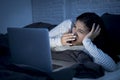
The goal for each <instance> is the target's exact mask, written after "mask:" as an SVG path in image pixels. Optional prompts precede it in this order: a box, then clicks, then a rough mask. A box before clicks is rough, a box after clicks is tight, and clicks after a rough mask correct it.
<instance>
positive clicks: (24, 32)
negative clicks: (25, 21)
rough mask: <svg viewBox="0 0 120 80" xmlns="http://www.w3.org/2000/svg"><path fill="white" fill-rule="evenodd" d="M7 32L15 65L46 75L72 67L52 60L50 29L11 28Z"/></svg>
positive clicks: (67, 63) (66, 63)
mask: <svg viewBox="0 0 120 80" xmlns="http://www.w3.org/2000/svg"><path fill="white" fill-rule="evenodd" d="M7 31H8V37H9V45H10V52H11V60H12V62H13V63H14V64H16V65H20V66H25V67H26V66H27V67H31V68H34V69H38V70H40V71H43V72H46V73H51V72H53V71H58V70H60V69H64V68H66V67H68V66H70V65H72V63H69V62H64V61H57V60H52V56H51V49H50V42H49V32H48V29H46V28H15V27H14V28H12V27H9V28H8V29H7Z"/></svg>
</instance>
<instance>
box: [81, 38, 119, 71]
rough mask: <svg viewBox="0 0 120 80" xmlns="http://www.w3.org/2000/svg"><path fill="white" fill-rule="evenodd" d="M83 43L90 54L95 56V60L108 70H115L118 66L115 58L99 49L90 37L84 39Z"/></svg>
mask: <svg viewBox="0 0 120 80" xmlns="http://www.w3.org/2000/svg"><path fill="white" fill-rule="evenodd" d="M83 45H84V47H85V49H86V50H87V51H88V52H89V54H90V55H91V56H92V57H93V58H94V62H95V63H97V64H99V65H101V66H102V67H103V68H104V69H105V70H106V71H114V70H115V69H116V68H117V65H116V63H115V62H114V61H113V59H112V58H111V57H110V56H108V55H107V54H105V53H104V52H103V51H102V50H101V49H98V48H97V46H96V45H94V44H93V43H92V41H91V39H89V38H85V39H83Z"/></svg>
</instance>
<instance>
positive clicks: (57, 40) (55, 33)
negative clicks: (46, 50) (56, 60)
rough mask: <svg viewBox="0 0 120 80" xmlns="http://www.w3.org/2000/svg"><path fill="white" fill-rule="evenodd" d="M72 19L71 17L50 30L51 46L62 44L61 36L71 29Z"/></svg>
mask: <svg viewBox="0 0 120 80" xmlns="http://www.w3.org/2000/svg"><path fill="white" fill-rule="evenodd" d="M71 25H72V21H71V20H70V19H68V20H65V21H63V22H62V23H60V24H59V25H58V26H56V27H55V28H53V29H52V30H50V31H49V39H50V46H51V48H54V47H57V46H62V44H61V36H62V34H64V33H65V32H68V31H69V30H70V29H71Z"/></svg>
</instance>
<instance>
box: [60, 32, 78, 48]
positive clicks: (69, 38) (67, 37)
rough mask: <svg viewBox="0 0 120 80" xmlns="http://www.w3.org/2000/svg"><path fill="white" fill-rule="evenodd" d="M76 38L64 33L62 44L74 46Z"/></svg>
mask: <svg viewBox="0 0 120 80" xmlns="http://www.w3.org/2000/svg"><path fill="white" fill-rule="evenodd" d="M75 38H76V36H75V35H74V34H73V33H69V32H67V33H64V34H63V36H62V37H61V43H62V45H64V46H71V45H72V43H71V42H72V41H74V40H75Z"/></svg>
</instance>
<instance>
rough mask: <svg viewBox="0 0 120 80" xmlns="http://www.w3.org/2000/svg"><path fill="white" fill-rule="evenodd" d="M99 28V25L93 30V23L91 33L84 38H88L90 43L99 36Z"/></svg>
mask: <svg viewBox="0 0 120 80" xmlns="http://www.w3.org/2000/svg"><path fill="white" fill-rule="evenodd" d="M100 31H101V28H100V26H99V25H97V27H96V28H95V23H93V26H92V29H91V31H90V32H89V33H88V34H87V35H86V36H85V37H84V38H89V39H91V40H92V41H93V40H94V39H95V38H96V37H97V36H98V35H99V34H100Z"/></svg>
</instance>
